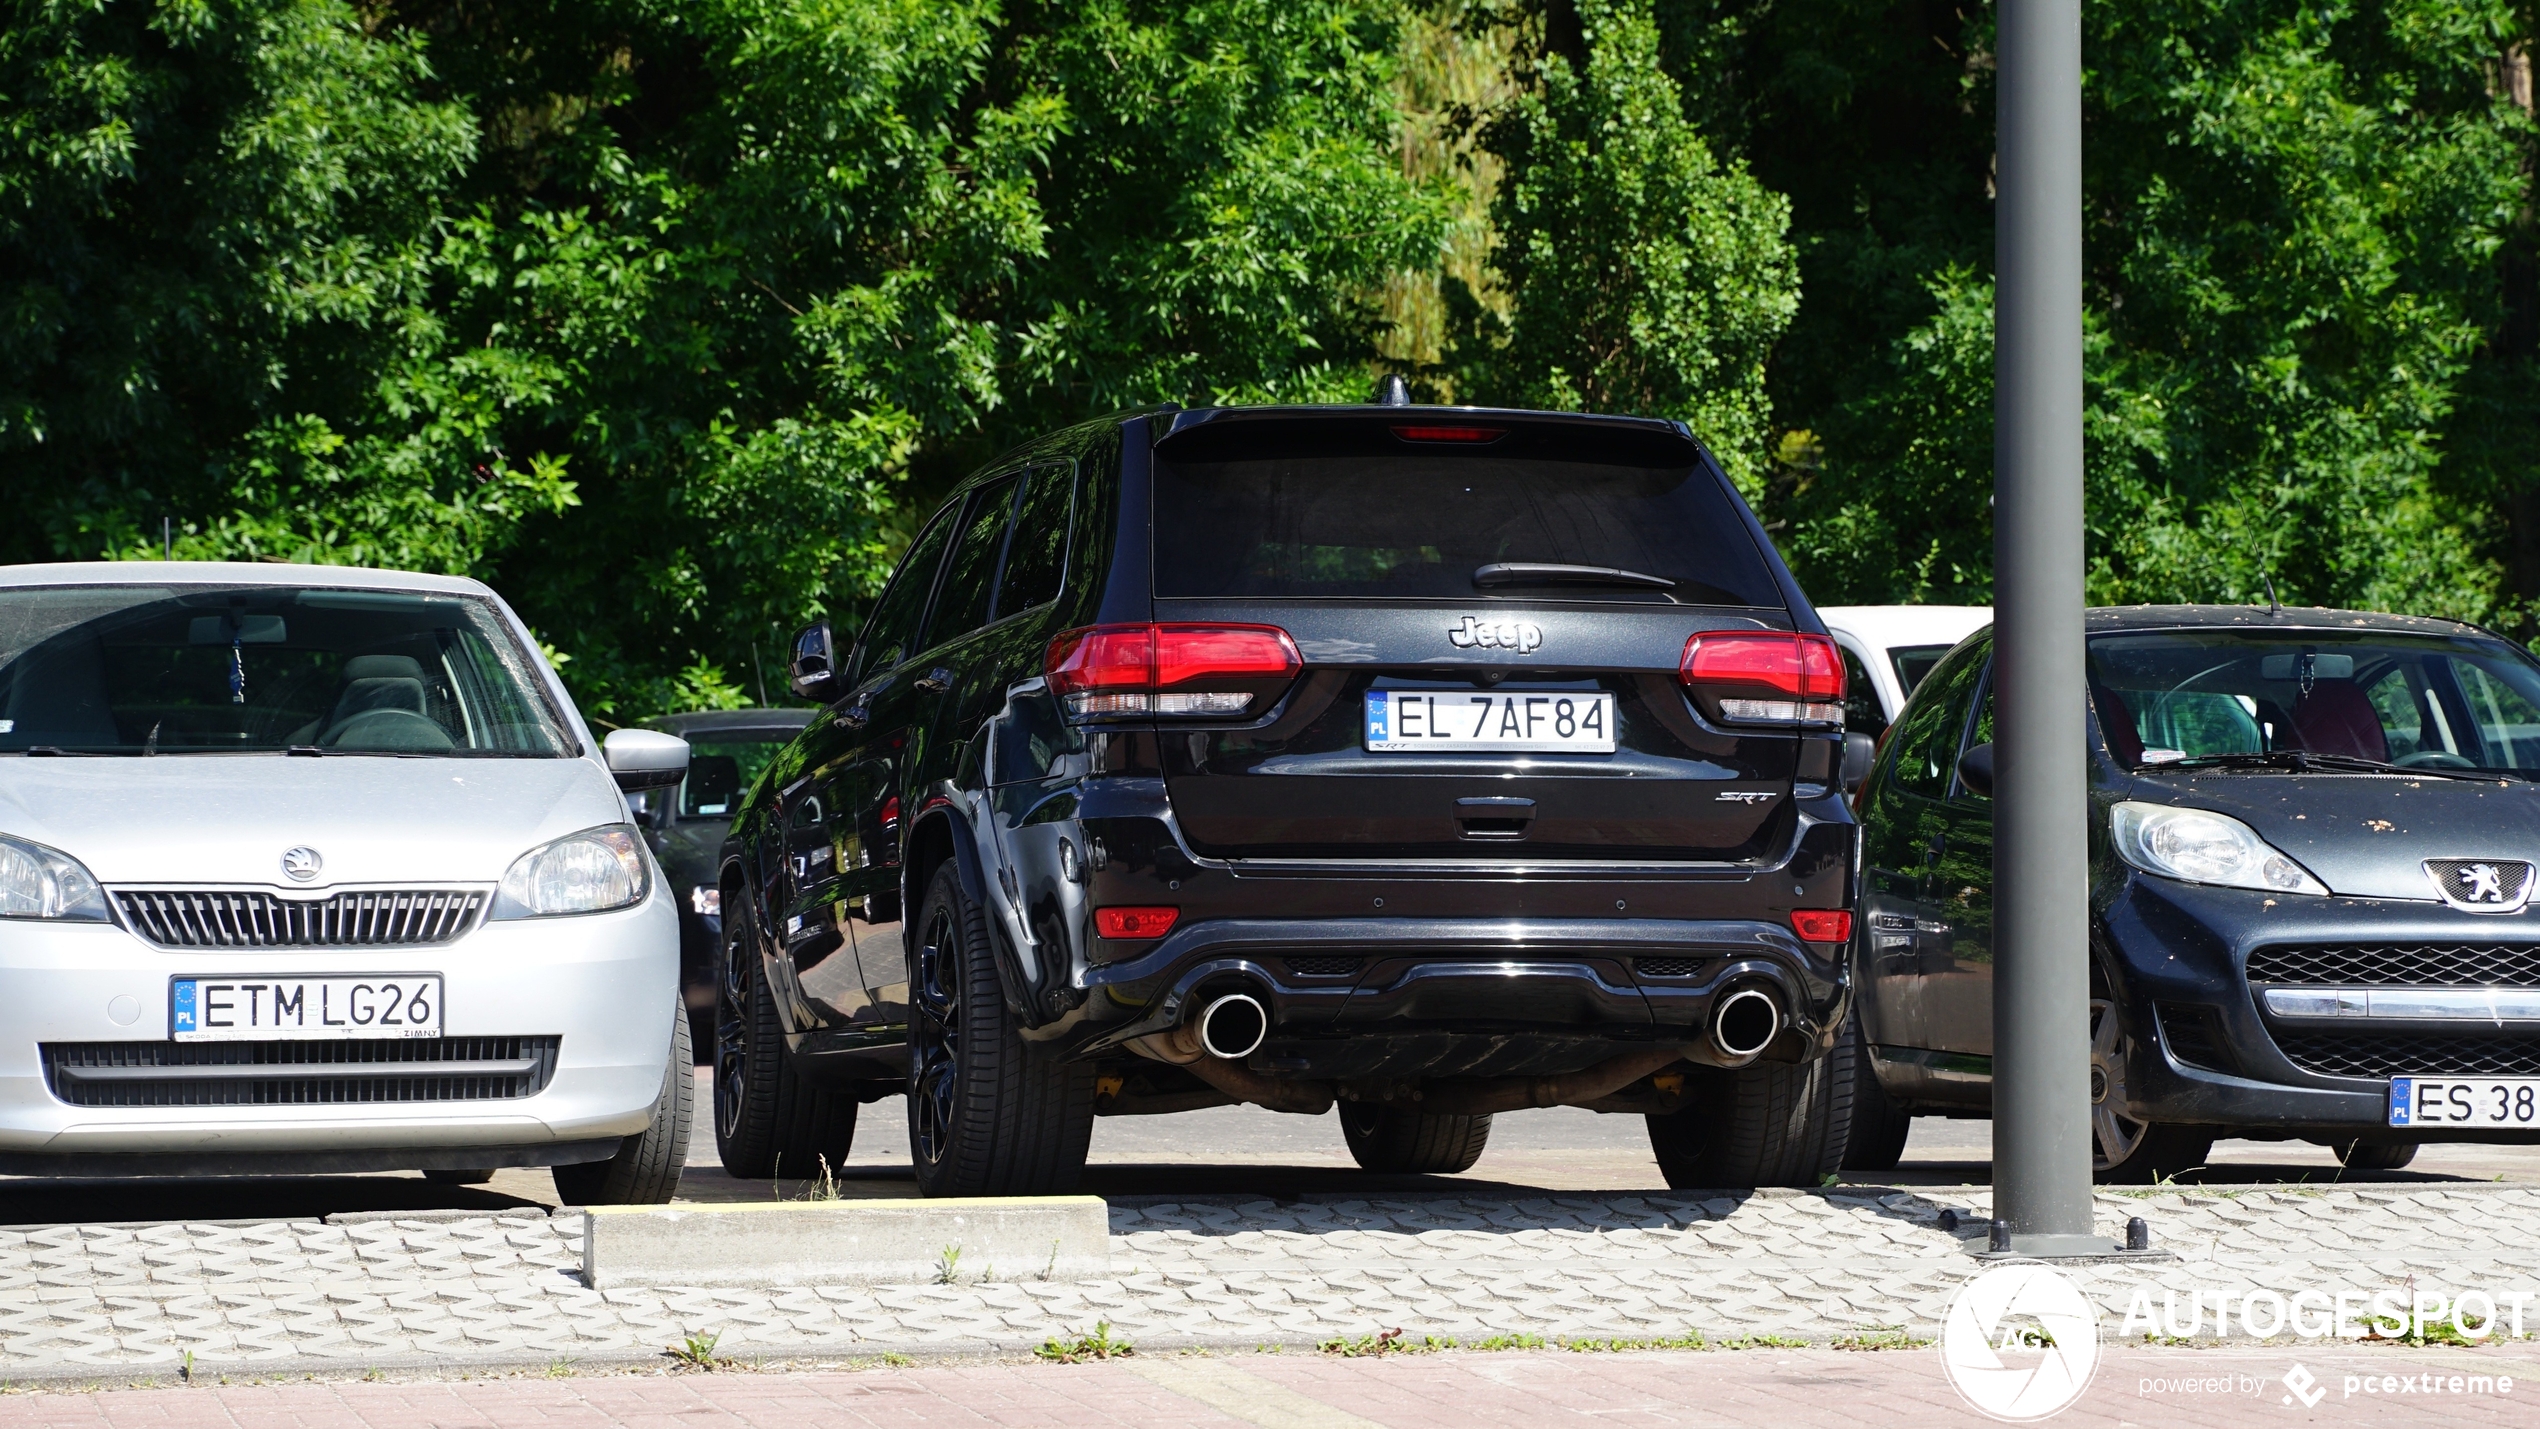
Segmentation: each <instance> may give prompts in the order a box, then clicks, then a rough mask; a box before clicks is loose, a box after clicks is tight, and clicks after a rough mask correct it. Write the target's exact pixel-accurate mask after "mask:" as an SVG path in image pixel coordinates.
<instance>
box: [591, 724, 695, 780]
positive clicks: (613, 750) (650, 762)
mask: <svg viewBox="0 0 2540 1429" xmlns="http://www.w3.org/2000/svg"><path fill="white" fill-rule="evenodd" d="M600 748H601V750H602V752H603V753H604V754H605V755H606V756H607V758H608V765H609V773H611V774H613V775H615V776H617V787H619V788H620V789H624V790H626V791H628V792H629V793H632V792H634V791H635V790H638V789H667V788H669V787H670V786H672V785H674V784H676V783H678V782H679V781H680V780H682V779H684V778H686V777H688V741H686V740H684V739H681V738H680V737H679V736H677V735H675V734H664V733H662V732H661V731H660V730H657V729H621V730H614V731H611V732H610V734H609V737H608V738H606V739H604V740H602V741H600Z"/></svg>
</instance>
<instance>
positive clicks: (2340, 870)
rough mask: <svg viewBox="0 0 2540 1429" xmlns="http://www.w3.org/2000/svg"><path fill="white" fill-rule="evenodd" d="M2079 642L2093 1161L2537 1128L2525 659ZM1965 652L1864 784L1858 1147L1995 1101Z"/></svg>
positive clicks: (1873, 1164) (2218, 629)
mask: <svg viewBox="0 0 2540 1429" xmlns="http://www.w3.org/2000/svg"><path fill="white" fill-rule="evenodd" d="M2088 641H2089V645H2088V649H2089V663H2088V670H2089V679H2090V704H2091V708H2092V711H2093V718H2092V721H2091V728H2090V735H2089V738H2090V756H2091V760H2090V763H2091V771H2092V772H2091V827H2090V841H2091V843H2090V846H2091V854H2092V872H2091V887H2090V890H2089V897H2090V906H2091V915H2092V916H2091V953H2092V968H2091V978H2092V993H2091V998H2092V1001H2091V1004H2090V1045H2091V1079H2090V1085H2091V1095H2092V1099H2093V1103H2094V1104H2093V1106H2092V1126H2093V1130H2094V1132H2095V1136H2096V1150H2097V1160H2098V1166H2099V1171H2100V1174H2101V1175H2102V1177H2104V1178H2105V1179H2109V1180H2132V1181H2143V1180H2148V1179H2151V1178H2153V1177H2155V1176H2158V1175H2163V1174H2175V1173H2178V1172H2181V1171H2185V1170H2189V1169H2192V1168H2195V1167H2197V1166H2199V1165H2200V1164H2202V1163H2203V1161H2204V1159H2205V1156H2206V1153H2207V1152H2208V1151H2209V1150H2210V1149H2211V1147H2212V1144H2213V1141H2214V1139H2215V1138H2216V1137H2220V1136H2236V1137H2253V1138H2263V1139H2290V1138H2301V1139H2305V1140H2309V1141H2314V1142H2318V1143H2320V1144H2322V1145H2326V1146H2331V1147H2334V1148H2336V1149H2337V1152H2338V1155H2339V1157H2340V1158H2341V1159H2342V1160H2343V1161H2344V1162H2345V1164H2346V1165H2348V1166H2350V1167H2354V1168H2357V1169H2391V1168H2395V1167H2398V1166H2402V1165H2405V1164H2406V1163H2407V1161H2408V1159H2409V1158H2410V1157H2412V1156H2413V1155H2415V1152H2416V1146H2417V1143H2419V1142H2423V1141H2507V1142H2534V1141H2540V1104H2535V1103H2540V928H2535V927H2534V926H2533V925H2532V915H2531V914H2530V913H2528V912H2526V911H2525V904H2526V901H2527V900H2528V899H2529V898H2530V897H2531V894H2532V892H2533V877H2532V874H2533V866H2534V861H2535V860H2540V782H2535V776H2540V664H2535V663H2534V662H2533V660H2532V658H2531V656H2530V655H2529V654H2528V653H2526V652H2525V651H2523V650H2522V649H2520V648H2518V647H2516V646H2514V645H2512V644H2510V643H2507V642H2505V641H2503V640H2500V639H2497V638H2496V637H2494V636H2492V635H2490V634H2488V633H2487V632H2485V631H2482V630H2478V629H2476V628H2473V627H2471V626H2466V625H2457V624H2453V623H2452V622H2449V621H2441V620H2421V619H2414V618H2410V617H2404V616H2391V615H2372V614H2365V613H2361V612H2357V611H2345V610H2276V609H2264V608H2247V607H2203V606H2146V607H2136V608H2130V609H2113V610H2094V611H2091V612H2090V614H2089V618H2088ZM1991 646H1992V638H1991V632H1990V631H1986V632H1982V633H1979V634H1977V635H1975V636H1972V637H1970V638H1969V639H1968V640H1967V641H1966V642H1965V643H1963V644H1961V645H1959V646H1958V648H1957V649H1955V650H1954V651H1952V652H1951V653H1950V655H1949V656H1948V658H1947V659H1946V660H1945V661H1944V662H1943V663H1942V664H1941V666H1940V667H1939V668H1938V669H1936V670H1934V671H1933V672H1932V674H1931V675H1930V677H1929V678H1927V679H1926V680H1925V681H1924V683H1923V684H1922V686H1921V687H1920V688H1919V689H1918V690H1917V691H1916V692H1915V695H1914V698H1913V700H1912V701H1911V703H1909V704H1908V705H1907V706H1906V708H1905V710H1904V712H1903V714H1902V716H1901V717H1900V718H1899V719H1898V721H1897V723H1896V725H1895V727H1894V728H1893V729H1891V730H1890V731H1889V734H1888V737H1887V740H1886V743H1885V747H1884V748H1882V749H1881V751H1880V754H1879V759H1878V762H1877V764H1876V766H1875V768H1874V770H1873V772H1872V774H1871V777H1870V781H1869V783H1868V785H1867V787H1866V788H1865V789H1864V791H1863V795H1862V805H1861V809H1862V823H1863V842H1864V844H1865V847H1866V861H1867V865H1868V867H1867V870H1866V874H1865V879H1864V883H1865V887H1864V889H1863V893H1862V901H1861V910H1860V911H1861V929H1860V936H1859V943H1858V955H1859V958H1860V963H1861V967H1862V978H1861V991H1862V995H1861V998H1860V1003H1859V1007H1860V1015H1859V1027H1860V1029H1861V1036H1862V1037H1863V1039H1864V1040H1865V1041H1866V1043H1867V1044H1868V1054H1867V1056H1866V1057H1865V1058H1863V1059H1862V1063H1863V1065H1865V1066H1867V1067H1868V1068H1870V1069H1872V1070H1873V1071H1874V1072H1875V1080H1874V1081H1870V1082H1868V1083H1867V1084H1866V1085H1865V1086H1864V1087H1862V1088H1861V1090H1860V1095H1859V1097H1858V1101H1857V1104H1856V1106H1855V1110H1854V1118H1855V1119H1854V1122H1853V1128H1852V1131H1853V1141H1852V1150H1851V1152H1850V1154H1849V1155H1848V1156H1847V1157H1846V1160H1847V1162H1848V1163H1849V1164H1852V1165H1855V1166H1858V1167H1861V1168H1864V1169H1876V1168H1879V1167H1884V1166H1892V1165H1894V1164H1895V1162H1896V1157H1897V1154H1898V1152H1899V1150H1900V1149H1901V1148H1902V1147H1903V1145H1904V1141H1905V1130H1906V1122H1907V1118H1909V1117H1911V1116H1915V1115H1958V1116H1966V1115H1973V1116H1983V1115H1986V1114H1987V1113H1988V1111H1989V1109H1990V1105H1991V1101H1990V1098H1991V1085H1990V1083H1991V1053H1992V1050H1993V948H1992V942H1991V932H1992V881H1993V879H1992V872H1993V870H1992V864H1993V812H1992V800H1991V799H1990V797H1989V796H1988V791H1989V790H1990V788H1991V784H1992V772H1993V748H1992V739H1993V694H1992V687H1991V684H1990V680H1989V677H1990V674H1991V653H1992V649H1991Z"/></svg>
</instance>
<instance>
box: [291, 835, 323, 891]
mask: <svg viewBox="0 0 2540 1429" xmlns="http://www.w3.org/2000/svg"><path fill="white" fill-rule="evenodd" d="M324 867H326V860H325V859H322V858H320V857H318V851H317V850H316V849H313V848H310V847H309V846H308V845H306V844H302V845H301V846H300V847H298V848H294V849H285V850H283V853H282V871H283V872H285V873H287V874H290V875H291V876H292V877H293V878H296V879H298V880H299V881H301V882H302V883H306V882H308V881H309V880H310V879H312V878H315V877H317V876H318V870H319V869H321V868H324Z"/></svg>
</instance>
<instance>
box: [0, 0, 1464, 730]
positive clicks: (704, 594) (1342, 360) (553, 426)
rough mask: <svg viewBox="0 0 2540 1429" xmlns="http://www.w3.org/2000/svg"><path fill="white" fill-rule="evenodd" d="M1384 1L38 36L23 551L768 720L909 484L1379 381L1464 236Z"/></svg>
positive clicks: (828, 0)
mask: <svg viewBox="0 0 2540 1429" xmlns="http://www.w3.org/2000/svg"><path fill="white" fill-rule="evenodd" d="M1399 19H1400V15H1399V13H1398V12H1397V9H1396V7H1395V6H1393V5H1392V4H1389V3H1384V0H1286V3H1267V0H1198V3H1190V4H1184V5H1178V6H1172V7H1166V6H1162V5H1153V4H1145V3H1130V2H1129V0H1069V2H1068V3H1056V2H1054V3H1041V4H1034V3H1029V0H1020V3H1014V4H1010V5H1006V6H996V5H991V4H985V3H958V0H956V3H941V0H693V3H685V4H680V5H665V4H658V3H652V0H519V3H507V4H505V5H501V6H482V5H474V4H463V3H456V0H413V3H402V4H397V3H392V4H389V5H385V6H382V7H378V8H374V9H365V10H357V9H355V8H353V7H351V6H349V5H345V4H341V3H330V0H218V2H217V3H206V2H205V0H162V3H159V4H155V5H153V4H148V3H143V0H90V3H86V4H67V3H65V4H53V3H44V0H20V2H19V3H17V4H15V5H14V6H12V13H11V15H10V20H9V23H8V27H7V29H6V31H5V34H4V35H0V93H5V94H6V95H7V96H8V99H7V106H8V108H7V112H8V113H9V114H10V115H11V119H10V121H9V123H10V128H9V131H8V140H7V145H8V147H7V149H6V151H5V152H0V222H5V223H6V224H7V227H6V228H5V229H0V252H5V253H6V254H7V258H6V261H5V262H0V272H5V273H7V274H8V275H9V276H8V277H6V278H0V283H5V284H6V285H7V306H6V314H7V316H6V318H5V321H6V323H7V327H6V329H5V331H0V423H5V425H0V452H5V453H6V454H7V457H8V459H9V460H10V461H11V462H12V464H13V466H14V467H15V469H16V471H17V472H18V473H20V474H21V479H22V480H25V481H26V486H25V488H24V489H26V490H27V491H29V492H30V493H31V497H32V499H31V500H29V501H28V502H27V506H28V508H30V509H31V510H32V511H33V512H34V513H35V514H36V515H37V516H38V517H39V518H40V520H41V522H42V525H41V526H40V528H39V527H36V526H33V525H25V526H21V527H20V528H19V529H17V530H15V531H13V532H11V533H10V534H9V535H8V536H6V537H0V539H5V540H7V541H9V542H10V543H11V544H10V545H9V547H8V548H7V554H8V555H9V556H10V557H11V558H14V559H31V558H44V557H48V556H89V555H97V554H113V555H123V556H134V555H144V554H155V553H156V550H157V547H158V542H159V535H160V518H161V517H162V516H170V517H173V518H174V519H175V522H176V525H177V529H178V533H179V534H178V540H177V542H176V544H177V548H178V554H180V555H182V556H189V557H207V558H208V557H221V558H247V557H258V556H281V557H284V558H289V559H301V560H317V561H348V562H358V563H364V564H392V565H406V566H417V567H422V568H425V569H435V570H451V571H466V572H470V573H474V574H479V575H482V576H485V577H486V578H487V579H489V580H492V581H493V582H494V583H495V584H496V585H497V586H498V587H499V588H500V589H502V590H503V591H504V592H505V594H506V595H508V596H509V597H510V598H512V599H513V600H514V602H515V603H517V604H518V605H519V606H520V608H521V609H522V611H523V613H524V614H525V615H527V616H528V618H529V619H530V620H531V622H532V623H533V625H535V626H536V627H537V628H538V629H539V631H540V633H541V636H542V637H543V638H545V639H546V640H548V641H550V642H551V644H552V645H553V647H554V648H556V650H557V651H558V653H560V654H563V655H565V656H567V657H568V658H569V661H570V663H568V664H567V665H566V666H565V673H566V676H567V678H568V679H569V680H572V681H573V682H574V684H575V685H576V687H577V690H578V692H579V693H581V695H582V696H583V697H584V699H585V700H586V702H587V703H588V704H589V705H590V706H591V707H592V708H594V709H596V710H599V711H601V712H603V713H610V712H614V713H615V714H616V715H617V716H618V717H621V718H626V717H633V716H635V715H639V714H643V713H649V712H650V711H651V710H652V709H654V708H658V707H661V706H663V705H680V704H689V705H694V704H728V703H733V702H736V701H739V700H741V699H743V698H745V697H747V696H754V695H755V693H756V689H755V685H756V683H757V677H758V675H759V674H760V672H761V671H762V670H763V669H764V667H765V666H766V664H768V663H770V662H772V661H773V660H774V659H775V658H777V657H778V656H779V653H780V650H779V646H780V642H781V639H782V635H783V633H784V632H785V631H787V630H789V629H790V627H791V626H792V625H793V624H794V623H795V622H797V621H799V620H801V619H804V618H807V617H809V616H812V615H815V614H819V613H823V612H831V613H835V614H837V615H839V616H841V617H844V618H852V616H853V615H854V613H855V612H856V611H857V609H858V608H859V607H860V605H861V603H862V601H863V600H864V599H866V598H867V597H869V595H870V594H871V592H872V591H873V589H874V588H875V586H876V585H877V584H878V581H879V579H880V578H881V576H882V575H883V574H884V573H885V572H886V571H887V567H888V562H889V560H890V558H891V556H892V554H893V553H894V552H895V551H896V549H897V547H898V545H899V544H900V543H901V542H902V541H904V540H905V538H906V535H907V529H908V526H909V524H910V522H911V520H912V517H913V516H914V515H919V514H923V513H922V511H920V510H919V509H918V508H920V507H921V506H922V505H923V504H924V503H925V501H926V500H927V498H928V496H929V494H930V493H931V492H933V491H936V490H940V489H941V486H942V484H943V483H944V482H946V481H947V480H949V479H951V478H952V477H954V476H957V475H958V474H959V473H960V471H961V470H963V469H964V468H965V467H966V466H967V465H969V464H971V463H974V462H976V461H978V460H981V459H984V458H985V457H987V456H989V455H992V454H994V453H995V452H996V451H998V450H1002V449H1003V448H1005V447H1006V446H1008V445H1010V444H1012V443H1013V442H1014V441H1016V440H1018V439H1019V438H1020V437H1022V436H1025V435H1029V434H1031V433H1033V432H1036V431H1038V430H1043V429H1046V428H1047V427H1048V426H1051V425H1055V424H1058V423H1062V422H1067V421H1074V420H1081V419H1082V418H1083V417H1085V416H1088V415H1091V414H1093V413H1095V412H1097V411H1100V410H1103V409H1105V408H1108V407H1116V406H1120V405H1126V404H1131V403H1138V402H1149V401H1156V400H1185V401H1189V400H1211V399H1215V398H1222V397H1236V398H1255V399H1257V398H1262V397H1329V396H1334V395H1339V394H1342V393H1344V392H1346V393H1349V394H1351V395H1355V393H1356V392H1357V391H1358V390H1359V389H1360V388H1362V387H1363V386H1364V384H1365V381H1366V368H1365V362H1366V360H1367V359H1368V357H1369V356H1370V355H1371V353H1372V343H1373V341H1374V337H1375V330H1376V318H1375V309H1374V307H1373V302H1372V299H1373V295H1374V294H1375V293H1376V292H1377V291H1378V290H1379V289H1381V287H1382V285H1383V284H1384V283H1385V281H1386V280H1387V278H1388V277H1389V276H1390V275H1391V274H1393V273H1395V272H1397V271H1399V270H1402V269H1404V268H1416V267H1419V266H1421V265H1423V264H1427V263H1430V262H1433V261H1434V259H1435V254H1436V251H1437V247H1438V243H1439V240H1440V237H1441V235H1442V230H1443V222H1444V217H1443V215H1444V209H1443V204H1442V198H1443V196H1442V193H1441V192H1440V191H1439V189H1438V188H1437V186H1436V185H1421V184H1415V183H1413V182H1410V181H1408V180H1406V179H1405V178H1404V177H1403V176H1402V175H1401V174H1400V172H1399V171H1398V169H1397V167H1396V166H1395V165H1394V163H1393V161H1392V156H1391V152H1390V144H1391V136H1392V125H1393V113H1392V108H1391V103H1390V100H1391V94H1392V88H1391V74H1392V70H1391V66H1392V64H1393V55H1394V48H1395V34H1396V28H1397V25H1398V23H1399Z"/></svg>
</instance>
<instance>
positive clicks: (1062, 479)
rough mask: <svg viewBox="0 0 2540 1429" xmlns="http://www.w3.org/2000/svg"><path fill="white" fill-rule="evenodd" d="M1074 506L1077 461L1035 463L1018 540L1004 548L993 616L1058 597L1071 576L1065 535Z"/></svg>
mask: <svg viewBox="0 0 2540 1429" xmlns="http://www.w3.org/2000/svg"><path fill="white" fill-rule="evenodd" d="M1075 505H1076V467H1075V464H1074V463H1072V462H1053V463H1049V464H1047V465H1043V466H1036V467H1034V468H1032V470H1031V471H1030V472H1029V473H1028V474H1026V475H1025V477H1024V481H1023V504H1022V505H1021V506H1020V507H1018V508H1016V512H1015V518H1014V539H1013V541H1012V542H1011V543H1010V544H1009V545H1008V546H1007V547H1006V552H1005V575H1004V576H1003V577H1002V578H1001V579H1000V580H999V581H998V582H997V608H996V614H995V617H994V618H995V619H998V620H1003V619H1005V618H1006V617H1007V616H1009V615H1012V614H1014V613H1015V612H1016V611H1018V610H1030V609H1031V608H1032V607H1034V606H1036V605H1047V604H1049V603H1050V602H1051V601H1053V600H1056V599H1058V590H1059V586H1060V585H1061V584H1063V583H1064V582H1065V581H1066V579H1067V537H1068V532H1069V530H1070V529H1071V528H1072V526H1073V525H1074V517H1075Z"/></svg>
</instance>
